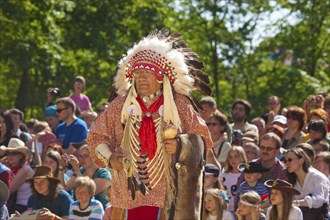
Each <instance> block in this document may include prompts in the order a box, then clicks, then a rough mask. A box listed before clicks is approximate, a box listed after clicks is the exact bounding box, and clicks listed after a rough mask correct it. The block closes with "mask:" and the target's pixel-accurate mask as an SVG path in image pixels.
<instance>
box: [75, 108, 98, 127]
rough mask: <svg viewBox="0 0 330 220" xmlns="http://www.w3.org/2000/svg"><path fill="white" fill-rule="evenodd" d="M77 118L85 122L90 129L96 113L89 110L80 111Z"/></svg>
mask: <svg viewBox="0 0 330 220" xmlns="http://www.w3.org/2000/svg"><path fill="white" fill-rule="evenodd" d="M79 118H81V119H82V120H83V121H84V122H86V125H87V128H90V127H91V126H92V124H93V123H94V121H95V120H96V118H97V113H96V112H94V111H90V110H86V111H82V112H81V113H80V115H79Z"/></svg>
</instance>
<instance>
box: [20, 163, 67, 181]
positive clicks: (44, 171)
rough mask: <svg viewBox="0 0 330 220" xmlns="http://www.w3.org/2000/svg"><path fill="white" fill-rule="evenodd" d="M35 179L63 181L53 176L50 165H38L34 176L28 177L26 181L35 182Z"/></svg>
mask: <svg viewBox="0 0 330 220" xmlns="http://www.w3.org/2000/svg"><path fill="white" fill-rule="evenodd" d="M34 179H51V180H54V181H55V182H56V183H60V182H61V180H60V179H58V178H56V177H54V176H53V172H52V169H51V168H50V167H48V166H37V167H36V171H35V173H34V175H33V177H32V178H28V179H26V181H28V182H33V180H34Z"/></svg>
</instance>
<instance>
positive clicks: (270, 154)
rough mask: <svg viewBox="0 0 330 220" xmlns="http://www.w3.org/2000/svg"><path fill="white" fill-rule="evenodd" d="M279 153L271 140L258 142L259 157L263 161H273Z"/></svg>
mask: <svg viewBox="0 0 330 220" xmlns="http://www.w3.org/2000/svg"><path fill="white" fill-rule="evenodd" d="M278 153H279V149H276V143H275V142H274V141H273V140H271V139H265V140H261V141H260V157H261V159H262V160H263V161H270V160H274V159H275V157H276V155H277V154H278Z"/></svg>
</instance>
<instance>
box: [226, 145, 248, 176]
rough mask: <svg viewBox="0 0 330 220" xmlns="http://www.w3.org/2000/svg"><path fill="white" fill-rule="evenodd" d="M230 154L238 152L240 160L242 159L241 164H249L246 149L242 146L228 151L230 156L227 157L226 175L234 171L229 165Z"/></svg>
mask: <svg viewBox="0 0 330 220" xmlns="http://www.w3.org/2000/svg"><path fill="white" fill-rule="evenodd" d="M230 152H237V153H238V155H239V158H240V159H241V163H247V157H246V153H245V151H244V149H243V148H242V147H241V146H233V147H232V148H230V150H229V151H228V156H227V159H226V162H225V172H226V173H230V172H231V171H233V169H234V168H233V167H232V166H231V165H230V163H229V154H230Z"/></svg>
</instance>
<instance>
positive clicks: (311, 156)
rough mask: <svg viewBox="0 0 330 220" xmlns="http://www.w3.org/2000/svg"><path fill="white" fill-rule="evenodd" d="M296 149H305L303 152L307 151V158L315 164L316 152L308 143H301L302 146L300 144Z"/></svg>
mask: <svg viewBox="0 0 330 220" xmlns="http://www.w3.org/2000/svg"><path fill="white" fill-rule="evenodd" d="M296 147H297V148H301V149H303V151H305V153H306V154H307V156H308V157H309V159H310V160H311V163H312V164H313V163H314V160H315V156H316V153H315V150H314V148H313V147H312V145H310V144H307V143H301V144H298V145H297V146H296Z"/></svg>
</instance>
